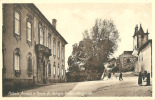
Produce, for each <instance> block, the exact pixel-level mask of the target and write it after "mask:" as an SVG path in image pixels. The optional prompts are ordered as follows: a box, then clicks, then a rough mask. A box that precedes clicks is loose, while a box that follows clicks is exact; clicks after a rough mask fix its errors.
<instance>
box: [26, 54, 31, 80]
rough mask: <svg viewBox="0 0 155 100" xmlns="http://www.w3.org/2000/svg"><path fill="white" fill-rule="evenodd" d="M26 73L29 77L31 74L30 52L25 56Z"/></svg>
mask: <svg viewBox="0 0 155 100" xmlns="http://www.w3.org/2000/svg"><path fill="white" fill-rule="evenodd" d="M27 75H28V77H31V75H32V54H31V53H28V56H27Z"/></svg>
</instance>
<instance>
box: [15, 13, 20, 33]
mask: <svg viewBox="0 0 155 100" xmlns="http://www.w3.org/2000/svg"><path fill="white" fill-rule="evenodd" d="M15 34H17V35H20V14H19V13H18V12H16V11H15Z"/></svg>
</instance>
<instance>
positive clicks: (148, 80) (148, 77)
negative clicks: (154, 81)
mask: <svg viewBox="0 0 155 100" xmlns="http://www.w3.org/2000/svg"><path fill="white" fill-rule="evenodd" d="M146 85H150V73H147V84H146Z"/></svg>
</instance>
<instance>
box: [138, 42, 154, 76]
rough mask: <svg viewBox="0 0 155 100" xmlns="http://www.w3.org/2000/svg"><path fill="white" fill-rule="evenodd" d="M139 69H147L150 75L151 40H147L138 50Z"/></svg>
mask: <svg viewBox="0 0 155 100" xmlns="http://www.w3.org/2000/svg"><path fill="white" fill-rule="evenodd" d="M138 66H139V69H138V70H139V71H142V72H144V71H147V72H148V73H151V76H152V40H148V41H147V42H146V43H145V44H144V45H143V46H141V47H140V48H139V51H138Z"/></svg>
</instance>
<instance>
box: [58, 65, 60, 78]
mask: <svg viewBox="0 0 155 100" xmlns="http://www.w3.org/2000/svg"><path fill="white" fill-rule="evenodd" d="M59 75H60V68H59V64H58V77H59Z"/></svg>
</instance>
